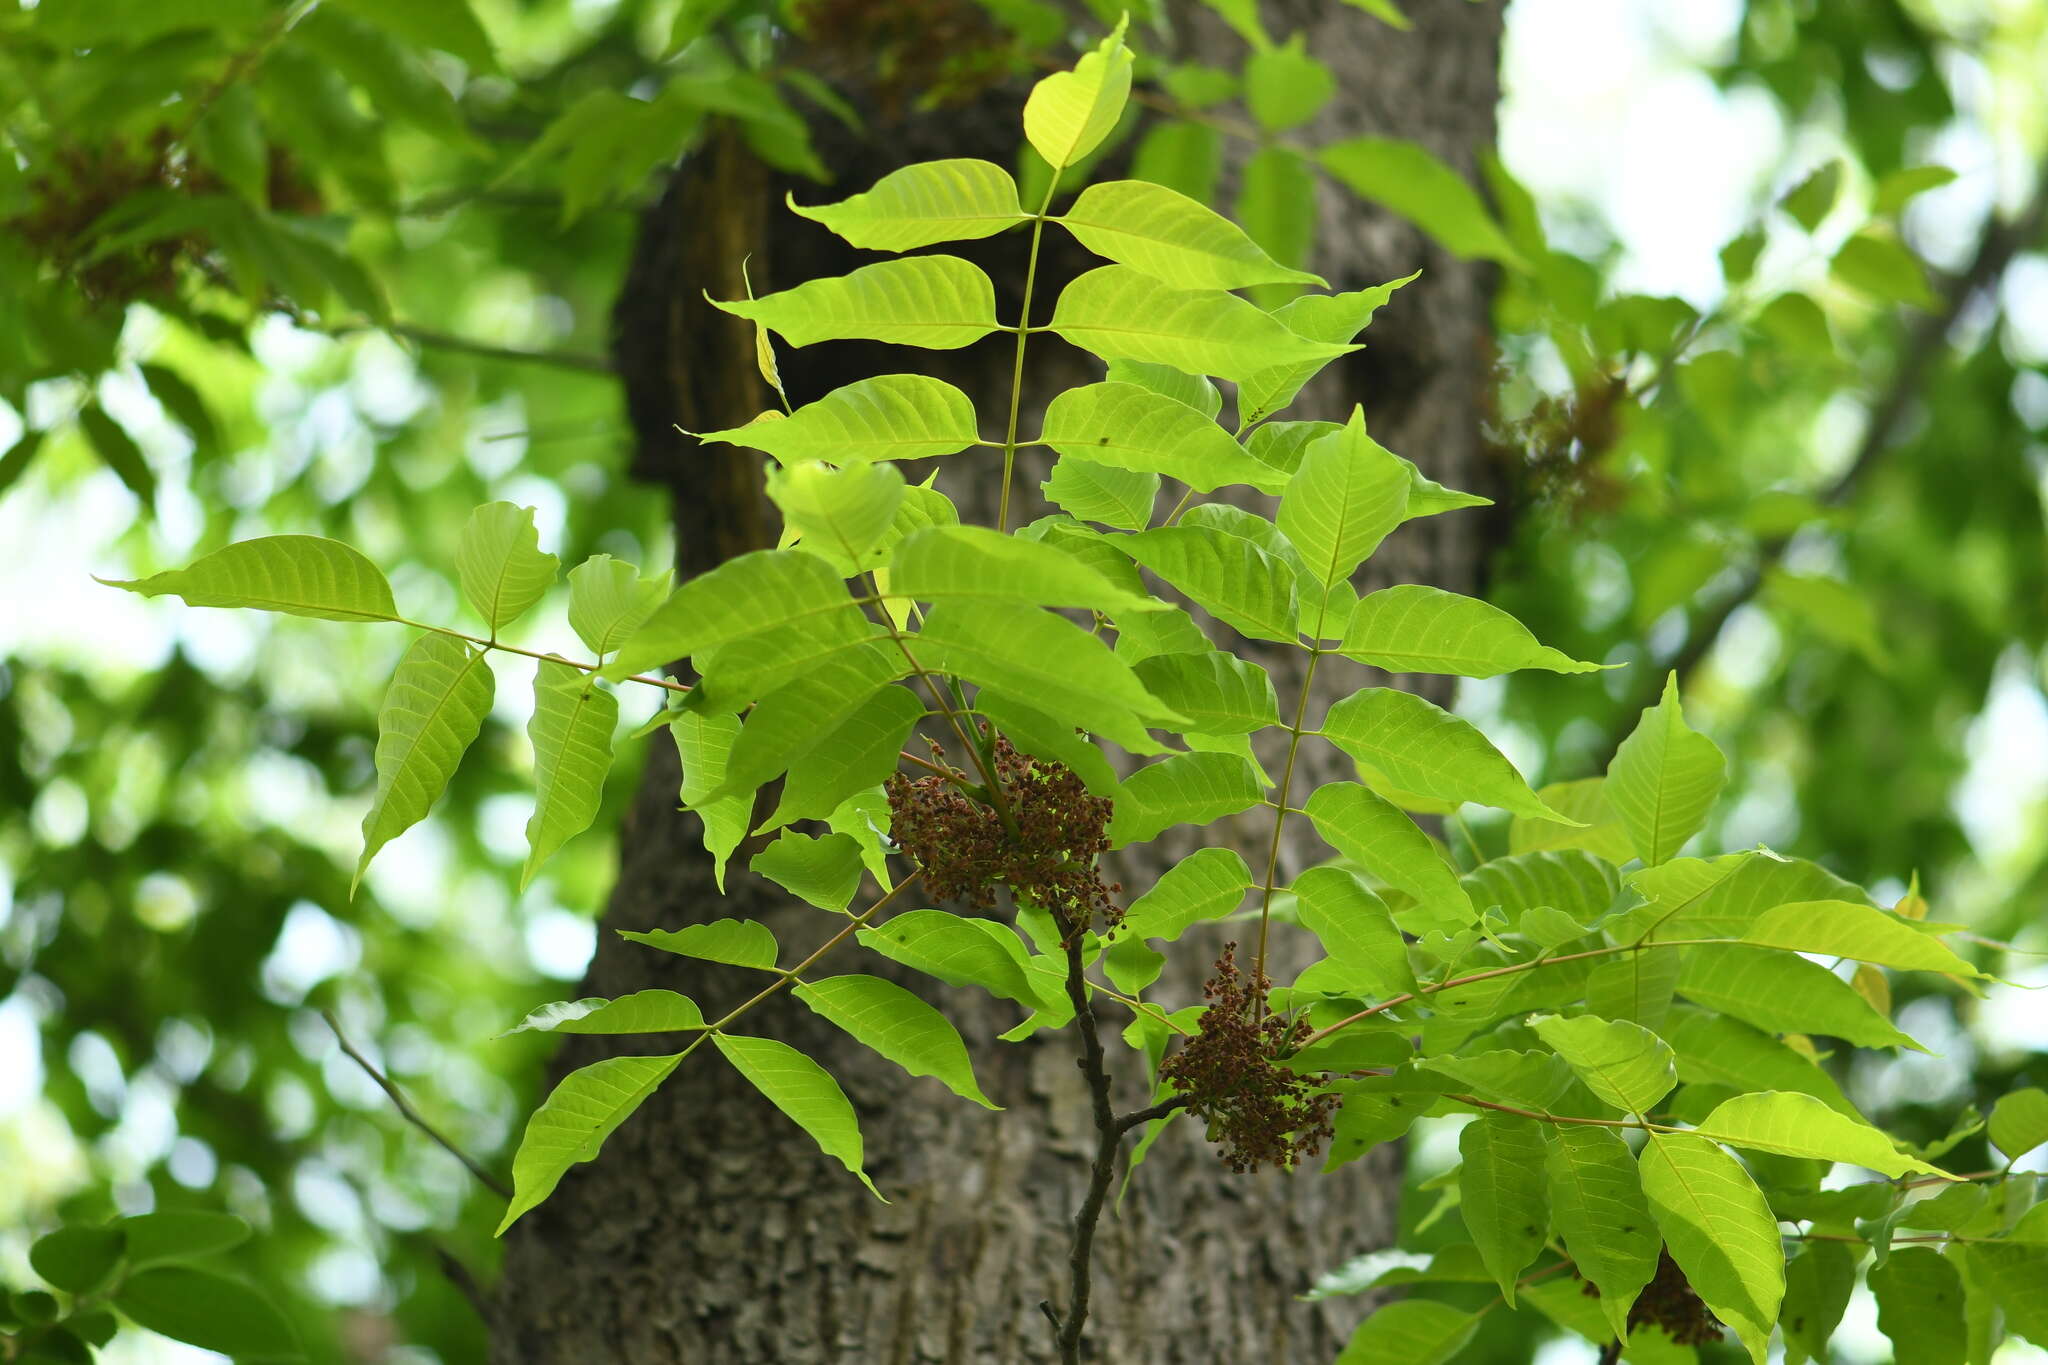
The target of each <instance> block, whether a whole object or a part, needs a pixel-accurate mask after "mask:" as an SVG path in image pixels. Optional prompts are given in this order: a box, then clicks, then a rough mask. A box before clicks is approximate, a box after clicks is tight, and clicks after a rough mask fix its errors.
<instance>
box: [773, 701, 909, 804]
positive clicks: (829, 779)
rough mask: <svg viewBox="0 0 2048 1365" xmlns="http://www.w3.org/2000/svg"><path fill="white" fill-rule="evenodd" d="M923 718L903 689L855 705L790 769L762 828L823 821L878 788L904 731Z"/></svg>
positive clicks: (899, 748)
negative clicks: (852, 798) (859, 795)
mask: <svg viewBox="0 0 2048 1365" xmlns="http://www.w3.org/2000/svg"><path fill="white" fill-rule="evenodd" d="M923 714H924V705H923V703H922V702H920V701H919V700H918V699H917V694H916V693H914V692H912V691H911V690H910V689H909V688H906V687H885V688H883V689H882V690H881V691H879V692H877V693H875V694H874V695H873V696H872V697H870V698H868V699H867V700H866V701H865V702H863V703H861V705H860V707H859V708H858V709H857V710H855V711H854V713H853V714H852V715H850V716H848V717H847V718H846V719H845V720H843V721H841V722H840V723H839V726H838V728H836V729H834V730H833V731H832V732H831V733H830V734H828V735H826V736H825V737H824V739H822V740H820V741H819V743H818V747H817V748H815V749H813V750H812V751H811V752H810V753H808V754H806V755H804V757H803V759H802V761H800V762H798V763H796V764H795V765H793V766H792V767H791V768H790V771H789V780H788V781H786V782H784V783H783V786H782V799H781V801H780V802H778V803H777V805H776V807H775V813H774V814H773V815H771V816H770V817H769V818H768V819H767V821H766V822H765V823H763V824H762V826H761V828H762V830H763V831H764V832H765V831H768V830H776V829H780V828H782V827H783V826H784V825H786V824H788V823H790V822H791V821H792V820H823V819H826V818H827V817H829V816H830V815H831V814H832V812H833V811H835V810H837V809H838V808H839V806H840V804H841V803H842V802H844V801H845V800H846V799H847V798H848V797H850V796H853V795H854V794H855V793H857V792H862V791H866V790H868V789H869V788H871V787H877V786H880V785H881V784H882V782H883V781H885V780H886V779H887V778H888V776H889V774H890V773H893V772H895V771H896V762H897V756H898V755H899V754H900V753H901V751H902V748H903V742H904V740H905V738H906V737H907V736H908V735H909V733H910V727H911V726H913V725H915V724H916V723H917V720H918V717H919V716H922V715H923Z"/></svg>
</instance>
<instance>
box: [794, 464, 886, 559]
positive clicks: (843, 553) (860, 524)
mask: <svg viewBox="0 0 2048 1365" xmlns="http://www.w3.org/2000/svg"><path fill="white" fill-rule="evenodd" d="M903 494H904V488H903V475H902V474H901V473H900V472H898V471H897V468H896V466H895V465H893V464H866V465H863V464H856V465H848V466H846V467H845V468H843V469H842V468H838V467H835V466H832V465H827V464H823V463H820V462H819V461H816V460H805V461H803V462H802V463H799V464H788V465H783V466H781V467H780V468H775V469H770V470H769V471H768V498H769V500H770V501H771V502H773V503H774V504H775V505H776V507H777V508H779V509H780V510H781V512H782V526H783V532H782V543H783V544H784V545H789V544H792V543H796V542H801V543H802V545H803V547H804V549H806V550H808V551H810V552H811V553H812V554H814V555H817V556H819V557H820V558H822V559H824V560H825V562H826V563H828V564H830V565H831V566H832V568H833V570H834V571H835V572H837V573H838V574H839V575H840V576H842V577H845V578H852V577H853V576H855V575H856V574H861V573H865V572H866V571H867V570H869V569H872V568H874V567H875V566H876V565H878V564H880V563H881V562H882V559H883V555H882V553H880V552H879V550H878V547H879V546H880V545H881V544H882V541H883V538H884V537H885V536H887V535H888V533H889V531H890V528H891V527H893V526H894V525H895V523H896V513H897V511H898V509H900V508H901V507H902V505H903Z"/></svg>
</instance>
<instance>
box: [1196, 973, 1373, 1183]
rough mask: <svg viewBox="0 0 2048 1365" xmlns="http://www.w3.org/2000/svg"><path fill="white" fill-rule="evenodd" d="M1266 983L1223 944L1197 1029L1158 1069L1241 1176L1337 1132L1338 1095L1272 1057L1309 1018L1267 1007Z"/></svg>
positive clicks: (1294, 1156) (1295, 1038)
mask: <svg viewBox="0 0 2048 1365" xmlns="http://www.w3.org/2000/svg"><path fill="white" fill-rule="evenodd" d="M1268 989H1269V983H1268V982H1267V981H1266V978H1265V976H1264V975H1263V974H1262V973H1254V974H1253V978H1252V979H1249V980H1248V979H1247V978H1246V977H1245V975H1244V974H1243V973H1242V972H1240V971H1239V970H1238V967H1237V945H1236V944H1235V943H1227V944H1225V945H1224V946H1223V955H1222V956H1221V957H1219V958H1217V959H1216V975H1214V976H1212V977H1210V978H1209V980H1208V983H1207V984H1206V985H1205V986H1203V988H1202V994H1203V995H1204V996H1206V997H1207V998H1208V1001H1209V1007H1208V1008H1207V1009H1206V1010H1204V1011H1203V1012H1202V1024H1201V1028H1200V1029H1199V1030H1198V1031H1197V1032H1196V1034H1195V1036H1194V1037H1193V1038H1190V1039H1189V1040H1188V1041H1187V1042H1186V1043H1185V1044H1183V1045H1182V1047H1181V1049H1180V1051H1178V1052H1176V1053H1174V1055H1173V1056H1171V1057H1169V1058H1167V1060H1166V1063H1165V1065H1163V1066H1162V1067H1160V1069H1159V1074H1160V1077H1161V1078H1162V1079H1164V1080H1166V1081H1169V1082H1171V1083H1172V1084H1173V1085H1174V1086H1175V1087H1176V1088H1177V1089H1179V1090H1181V1091H1182V1092H1183V1093H1185V1094H1187V1095H1188V1096H1190V1097H1191V1098H1190V1100H1189V1103H1188V1111H1189V1112H1190V1113H1192V1114H1194V1115H1195V1116H1196V1117H1198V1118H1200V1119H1202V1120H1203V1121H1204V1122H1205V1123H1207V1124H1208V1125H1209V1136H1210V1138H1211V1140H1212V1141H1217V1142H1221V1143H1222V1144H1223V1159H1224V1160H1225V1161H1226V1162H1228V1163H1229V1165H1230V1169H1231V1170H1233V1171H1236V1172H1238V1173H1239V1174H1240V1175H1241V1174H1244V1173H1245V1172H1247V1171H1256V1170H1258V1169H1259V1167H1260V1166H1262V1165H1265V1164H1267V1163H1271V1164H1272V1165H1275V1166H1279V1167H1282V1168H1287V1167H1292V1166H1293V1165H1294V1163H1295V1162H1296V1161H1298V1160H1300V1159H1301V1158H1302V1157H1307V1156H1314V1155H1315V1154H1316V1153H1317V1152H1319V1151H1321V1150H1322V1147H1323V1143H1324V1142H1326V1141H1328V1140H1329V1139H1330V1138H1331V1137H1333V1136H1335V1129H1334V1128H1333V1127H1332V1124H1331V1119H1332V1117H1333V1115H1334V1113H1335V1111H1336V1108H1337V1097H1336V1096H1335V1095H1331V1094H1326V1093H1325V1094H1319V1093H1317V1092H1316V1089H1315V1085H1314V1082H1312V1081H1311V1080H1309V1078H1307V1077H1306V1076H1302V1075H1300V1074H1298V1073H1296V1072H1293V1071H1289V1070H1288V1069H1287V1068H1286V1067H1283V1066H1281V1065H1279V1064H1278V1063H1277V1062H1276V1061H1275V1060H1274V1058H1275V1057H1277V1056H1278V1055H1279V1054H1280V1053H1281V1052H1283V1051H1285V1050H1286V1049H1287V1048H1289V1047H1291V1046H1293V1045H1294V1044H1296V1043H1298V1042H1300V1041H1301V1039H1302V1038H1303V1037H1304V1036H1306V1034H1307V1033H1308V1021H1307V1020H1305V1019H1294V1020H1288V1019H1282V1018H1280V1017H1279V1016H1278V1015H1275V1014H1273V1013H1271V1012H1269V1011H1268V1010H1266V1008H1265V1001H1266V992H1267V990H1268Z"/></svg>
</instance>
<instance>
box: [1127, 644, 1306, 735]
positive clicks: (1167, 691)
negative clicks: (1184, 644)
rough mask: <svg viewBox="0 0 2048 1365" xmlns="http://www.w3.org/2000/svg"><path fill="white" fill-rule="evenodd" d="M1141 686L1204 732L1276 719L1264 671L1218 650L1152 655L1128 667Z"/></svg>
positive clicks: (1229, 731) (1244, 729)
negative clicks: (1135, 675) (1130, 667)
mask: <svg viewBox="0 0 2048 1365" xmlns="http://www.w3.org/2000/svg"><path fill="white" fill-rule="evenodd" d="M1132 671H1133V672H1135V673H1136V674H1137V675H1138V681H1139V682H1141V683H1143V684H1144V685H1145V690H1146V691H1148V692H1150V693H1151V694H1152V695H1153V696H1155V697H1157V698H1159V700H1160V701H1162V702H1164V703H1165V704H1166V705H1168V706H1170V707H1172V708H1173V709H1174V710H1176V711H1178V712H1180V713H1181V714H1182V715H1184V716H1186V717H1187V718H1188V724H1189V725H1190V726H1192V727H1193V729H1194V730H1196V731H1199V732H1200V733H1202V734H1205V735H1249V734H1252V733H1255V732H1256V731H1259V730H1263V729H1265V728H1266V727H1267V726H1269V725H1278V724H1279V723H1280V701H1279V698H1278V697H1277V696H1275V695H1274V692H1273V680H1272V679H1271V678H1269V677H1267V676H1266V670H1265V669H1263V668H1260V667H1259V666H1258V665H1257V664H1255V663H1253V662H1251V661H1250V660H1249V659H1240V658H1238V657H1237V656H1236V655H1235V654H1225V653H1224V652H1223V651H1221V650H1215V649H1212V650H1208V651H1206V652H1204V653H1200V654H1154V655H1153V656H1152V657H1150V658H1148V659H1140V660H1139V661H1138V662H1137V663H1136V664H1135V665H1133V666H1132Z"/></svg>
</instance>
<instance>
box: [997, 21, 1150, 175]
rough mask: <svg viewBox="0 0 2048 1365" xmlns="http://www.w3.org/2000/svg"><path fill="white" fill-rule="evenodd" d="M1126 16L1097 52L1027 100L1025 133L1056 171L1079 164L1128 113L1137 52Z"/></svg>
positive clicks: (1045, 82) (1037, 87)
mask: <svg viewBox="0 0 2048 1365" xmlns="http://www.w3.org/2000/svg"><path fill="white" fill-rule="evenodd" d="M1123 35H1124V21H1123V20H1119V21H1118V22H1117V26H1116V30H1115V31H1114V32H1113V33H1111V34H1110V35H1109V36H1108V37H1107V38H1104V39H1103V40H1102V42H1101V43H1100V44H1098V45H1097V46H1096V48H1095V50H1094V51H1092V52H1090V53H1088V54H1086V55H1085V56H1083V57H1082V58H1081V60H1080V61H1078V62H1076V63H1074V69H1073V70H1072V71H1057V72H1054V73H1053V74H1052V75H1050V76H1047V77H1046V78H1045V79H1043V80H1041V81H1039V82H1038V84H1037V85H1035V86H1033V87H1032V88H1031V94H1030V96H1029V98H1027V99H1026V100H1025V101H1024V137H1025V140H1026V141H1028V142H1029V143H1030V144H1031V146H1032V147H1033V148H1034V149H1035V150H1036V151H1037V152H1038V154H1039V155H1040V156H1042V157H1044V158H1045V160H1046V164H1047V165H1049V166H1051V167H1052V168H1053V169H1054V170H1063V169H1065V168H1066V167H1068V166H1071V165H1073V164H1074V163H1075V162H1077V161H1079V160H1080V159H1081V158H1082V157H1085V156H1087V155H1088V153H1090V152H1092V151H1094V150H1095V149H1096V147H1098V146H1099V145H1101V142H1102V140H1103V139H1104V138H1105V137H1108V136H1109V133H1110V130H1111V129H1112V128H1114V127H1116V124H1117V120H1118V119H1120V118H1122V117H1123V112H1124V102H1125V101H1126V100H1127V99H1129V98H1130V93H1131V54H1130V52H1129V50H1128V49H1126V48H1125V47H1124V43H1123Z"/></svg>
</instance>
